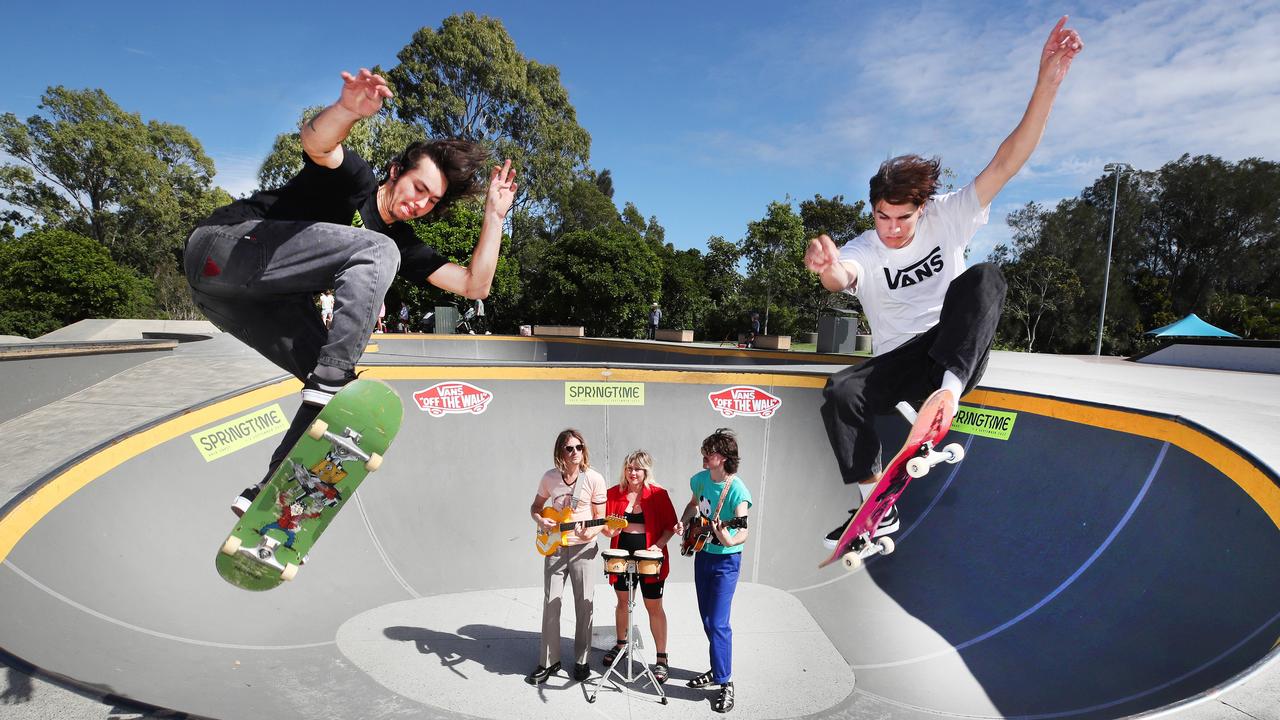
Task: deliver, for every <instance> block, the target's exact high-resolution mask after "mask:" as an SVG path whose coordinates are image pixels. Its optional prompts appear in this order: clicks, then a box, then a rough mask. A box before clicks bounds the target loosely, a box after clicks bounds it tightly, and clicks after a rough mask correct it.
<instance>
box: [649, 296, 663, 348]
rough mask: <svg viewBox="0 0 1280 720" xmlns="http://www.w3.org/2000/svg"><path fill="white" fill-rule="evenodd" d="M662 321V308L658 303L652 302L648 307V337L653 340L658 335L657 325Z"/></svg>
mask: <svg viewBox="0 0 1280 720" xmlns="http://www.w3.org/2000/svg"><path fill="white" fill-rule="evenodd" d="M661 322H662V308H660V307H658V303H654V304H653V307H651V308H649V339H650V340H654V339H657V337H658V325H659V324H660V323H661Z"/></svg>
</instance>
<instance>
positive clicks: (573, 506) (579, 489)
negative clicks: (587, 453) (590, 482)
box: [560, 469, 588, 512]
mask: <svg viewBox="0 0 1280 720" xmlns="http://www.w3.org/2000/svg"><path fill="white" fill-rule="evenodd" d="M586 474H587V471H586V470H585V469H580V470H578V477H577V479H576V480H574V481H573V496H572V497H570V498H569V509H570V510H572V511H573V512H578V505H579V504H581V503H584V502H587V501H588V498H586V497H584V495H586V493H587V492H588V491H587V490H586V489H585V488H586V486H587V483H583V482H582V478H583V476H585V475H586ZM560 478H561V479H564V473H560Z"/></svg>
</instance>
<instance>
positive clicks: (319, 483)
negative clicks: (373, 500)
mask: <svg viewBox="0 0 1280 720" xmlns="http://www.w3.org/2000/svg"><path fill="white" fill-rule="evenodd" d="M402 416H403V408H402V406H401V404H400V397H399V396H398V395H396V392H395V391H394V390H392V389H391V386H389V385H387V384H386V383H384V382H382V381H381V380H354V381H352V382H351V383H350V384H349V385H347V386H346V387H344V388H342V390H340V391H338V393H337V394H336V395H334V396H333V399H332V400H330V401H329V404H327V405H325V406H324V409H322V410H321V411H320V414H319V416H317V417H316V419H315V420H314V421H313V422H312V423H311V426H310V427H309V428H307V432H306V434H305V435H303V436H302V437H301V438H299V439H298V442H297V443H295V444H294V446H293V449H292V450H290V451H289V454H288V456H287V457H286V458H285V460H284V462H282V463H280V467H278V468H276V471H275V473H273V474H272V475H271V479H270V480H268V481H267V484H266V485H265V486H263V488H262V490H261V491H260V492H259V493H258V497H257V498H256V499H254V501H253V504H252V505H250V506H249V509H248V510H246V511H245V513H244V515H243V516H241V518H240V520H239V522H237V523H236V526H235V527H234V528H233V529H232V530H231V535H230V536H228V537H227V539H226V542H224V543H223V545H222V549H221V550H220V551H219V552H218V557H217V560H216V562H215V564H216V565H217V568H218V574H219V575H221V576H222V579H224V580H226V581H227V582H229V583H231V584H232V585H235V586H236V587H239V588H243V589H245V590H270V589H272V588H274V587H276V586H277V585H280V584H281V583H283V582H285V581H287V580H292V579H293V578H294V576H295V575H296V574H297V573H298V568H299V567H301V566H302V564H303V563H304V562H306V560H307V553H309V552H310V551H311V548H312V547H313V546H314V545H315V543H316V541H317V540H318V539H319V538H320V535H321V534H323V533H324V531H325V528H327V527H328V526H329V523H330V522H332V521H333V517H334V516H335V515H337V514H338V512H339V511H341V510H342V507H343V506H344V505H346V503H347V501H348V500H350V499H351V495H352V493H354V492H355V491H356V488H357V487H359V485H360V483H361V481H363V480H364V478H365V476H366V475H368V474H369V473H371V472H373V471H375V470H377V469H378V467H379V466H380V465H381V464H382V457H383V455H384V454H385V453H386V452H387V448H389V447H390V446H391V441H392V440H394V439H395V436H396V433H397V432H399V430H400V420H401V418H402Z"/></svg>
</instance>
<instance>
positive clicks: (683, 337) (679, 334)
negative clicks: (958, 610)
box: [654, 329, 693, 342]
mask: <svg viewBox="0 0 1280 720" xmlns="http://www.w3.org/2000/svg"><path fill="white" fill-rule="evenodd" d="M654 339H655V340H662V341H664V342H693V331H692V330H663V329H658V330H657V331H655V332H654Z"/></svg>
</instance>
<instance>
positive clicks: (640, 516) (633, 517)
mask: <svg viewBox="0 0 1280 720" xmlns="http://www.w3.org/2000/svg"><path fill="white" fill-rule="evenodd" d="M623 517H625V518H626V519H627V522H629V523H642V522H644V513H643V512H638V513H623Z"/></svg>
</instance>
